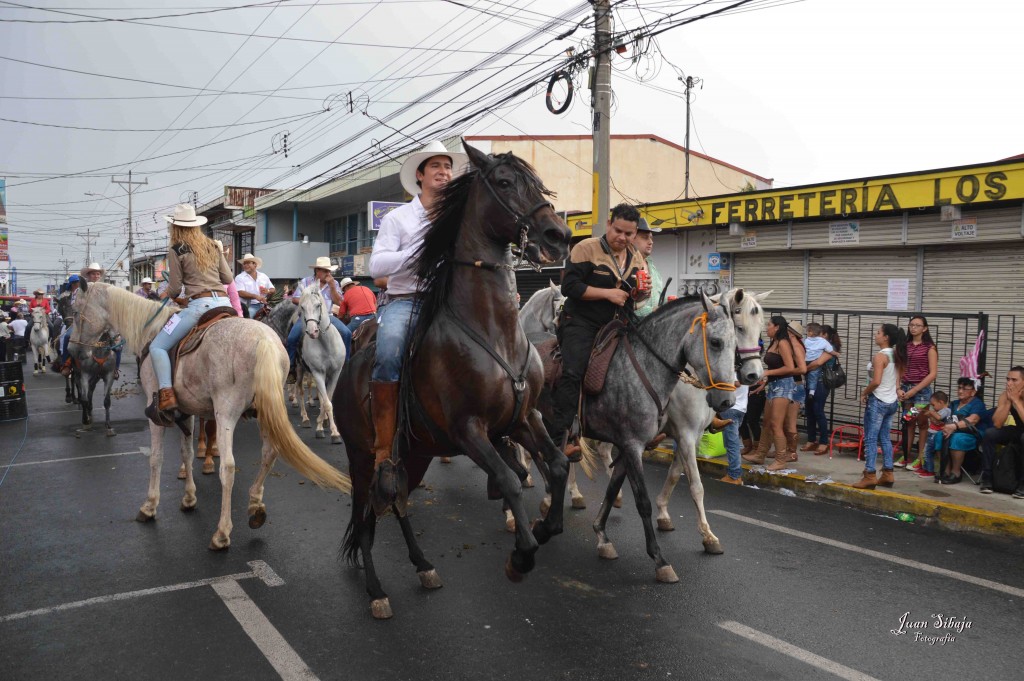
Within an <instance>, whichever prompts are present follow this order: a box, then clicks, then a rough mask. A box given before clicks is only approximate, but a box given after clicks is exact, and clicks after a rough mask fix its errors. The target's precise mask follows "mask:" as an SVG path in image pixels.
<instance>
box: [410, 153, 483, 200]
mask: <svg viewBox="0 0 1024 681" xmlns="http://www.w3.org/2000/svg"><path fill="white" fill-rule="evenodd" d="M434 156H447V157H448V158H450V159H451V160H452V177H453V178H454V177H456V176H457V175H460V174H461V173H462V171H463V169H464V168H465V166H466V164H467V163H469V156H468V155H467V154H465V153H463V152H462V151H448V149H447V148H446V147H445V146H444V144H442V143H441V140H434V141H433V142H431V143H430V144H428V145H427V146H425V147H423V148H422V149H420V150H419V151H414V152H413V153H411V154H409V155H408V156H406V157H405V161H403V162H402V170H401V171H400V172H399V173H398V177H399V178H400V179H401V180H402V187H403V188H404V189H405V191H407V192H409V194H411V195H412V196H416V195H417V194H419V193H420V192H421V191H422V190H421V189H420V187H419V185H418V184H416V169H417V168H419V167H420V164H421V163H423V162H424V161H426V160H427V159H428V158H433V157H434Z"/></svg>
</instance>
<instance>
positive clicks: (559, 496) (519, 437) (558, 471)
mask: <svg viewBox="0 0 1024 681" xmlns="http://www.w3.org/2000/svg"><path fill="white" fill-rule="evenodd" d="M515 439H516V441H518V442H519V443H520V444H521V445H523V446H524V447H526V449H527V450H529V451H530V452H531V453H532V454H533V456H534V458H537V457H538V456H543V458H544V461H543V464H538V468H539V469H540V471H541V473H542V474H543V475H544V478H545V480H546V482H547V489H548V491H549V495H550V498H551V508H550V509H548V512H547V513H546V514H545V515H544V518H543V519H542V520H541V521H540V522H539V523H535V524H534V526H533V536H534V538H535V539H536V540H537V541H538V542H539V543H541V544H546V543H547V542H548V540H549V539H551V537H553V536H555V535H556V534H561V533H562V519H563V514H564V512H565V508H564V506H565V481H566V478H567V477H568V475H569V461H568V459H566V458H565V454H563V453H562V450H561V449H559V448H558V447H557V446H556V445H555V443H554V442H552V441H551V437H550V436H548V431H547V429H546V428H545V427H544V421H543V420H542V419H541V416H540V412H539V411H537V410H536V409H534V410H532V411H531V412H530V413H528V414H527V415H526V423H525V425H524V427H521V428H519V429H518V430H517V431H516V434H515ZM516 520H517V524H518V522H519V519H518V518H516Z"/></svg>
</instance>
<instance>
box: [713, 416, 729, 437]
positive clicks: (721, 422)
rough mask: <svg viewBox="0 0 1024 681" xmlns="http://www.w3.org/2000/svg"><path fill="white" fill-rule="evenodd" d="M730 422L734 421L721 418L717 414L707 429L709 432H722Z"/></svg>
mask: <svg viewBox="0 0 1024 681" xmlns="http://www.w3.org/2000/svg"><path fill="white" fill-rule="evenodd" d="M730 423H732V419H720V418H718V414H715V415H714V416H712V417H711V425H710V426H708V429H707V430H708V432H709V433H720V432H722V430H723V429H724V428H725V427H726V426H727V425H729V424H730Z"/></svg>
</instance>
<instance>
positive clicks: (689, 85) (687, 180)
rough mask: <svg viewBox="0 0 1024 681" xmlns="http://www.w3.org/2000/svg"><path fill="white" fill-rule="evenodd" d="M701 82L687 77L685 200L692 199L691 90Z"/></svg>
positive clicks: (698, 79) (684, 144) (684, 143)
mask: <svg viewBox="0 0 1024 681" xmlns="http://www.w3.org/2000/svg"><path fill="white" fill-rule="evenodd" d="M679 80H682V78H680V79H679ZM700 82H701V80H700V78H694V77H693V76H687V77H686V141H685V142H683V146H684V147H686V177H685V178H683V179H684V182H685V184H684V185H683V199H689V198H690V90H692V89H693V86H694V85H697V84H698V83H700Z"/></svg>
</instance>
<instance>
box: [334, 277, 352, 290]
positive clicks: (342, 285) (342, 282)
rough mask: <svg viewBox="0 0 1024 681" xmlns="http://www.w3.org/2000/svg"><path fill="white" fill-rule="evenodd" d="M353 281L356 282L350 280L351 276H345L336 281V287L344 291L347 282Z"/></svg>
mask: <svg viewBox="0 0 1024 681" xmlns="http://www.w3.org/2000/svg"><path fill="white" fill-rule="evenodd" d="M354 283H356V282H354V281H352V278H351V277H345V278H344V279H342V280H341V281H339V282H338V287H339V288H340V289H341V290H342V291H344V290H345V287H346V286H348V285H349V284H354Z"/></svg>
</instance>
